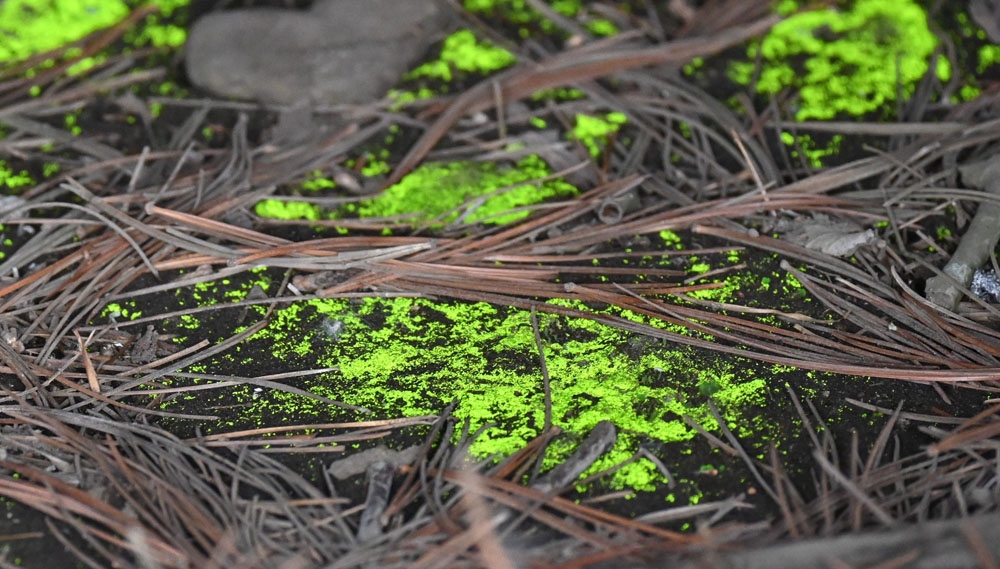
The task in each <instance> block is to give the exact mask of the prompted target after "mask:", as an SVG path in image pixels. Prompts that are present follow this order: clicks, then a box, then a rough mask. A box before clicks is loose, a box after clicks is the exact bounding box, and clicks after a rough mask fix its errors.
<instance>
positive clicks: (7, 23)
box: [0, 0, 187, 72]
mask: <svg viewBox="0 0 1000 569" xmlns="http://www.w3.org/2000/svg"><path fill="white" fill-rule="evenodd" d="M156 3H157V4H158V6H159V7H160V11H161V13H163V14H169V13H170V12H172V11H173V10H174V9H176V8H177V7H179V6H184V5H186V4H187V0H158V1H157V2H156ZM128 14H129V5H128V4H127V3H126V2H123V1H121V0H44V1H43V0H6V1H5V2H0V62H11V61H19V60H22V59H25V58H27V57H30V56H31V55H34V54H36V53H40V52H44V51H49V50H52V49H56V48H58V47H61V46H63V45H66V44H68V43H71V42H74V41H77V40H79V39H81V38H84V37H86V36H87V35H89V34H91V33H93V32H95V31H97V30H100V29H103V28H107V27H110V26H113V25H115V24H117V23H118V22H120V21H121V20H123V19H124V18H125V17H126V16H128ZM148 24H149V25H146V26H143V27H142V28H141V30H140V31H138V32H136V34H137V35H136V36H135V37H126V41H128V43H130V44H131V45H146V44H150V45H155V46H161V45H168V46H172V47H177V46H179V45H181V44H182V43H184V38H185V31H184V29H183V28H179V27H176V26H161V25H158V23H157V21H156V20H155V19H154V20H153V21H151V22H149V23H148ZM142 38H145V41H139V40H140V39H142ZM93 63H94V62H93V61H91V62H89V63H84V64H83V66H82V67H79V68H77V72H82V71H83V70H84V69H85V68H86V66H88V65H93Z"/></svg>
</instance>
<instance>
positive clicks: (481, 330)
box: [247, 298, 765, 490]
mask: <svg viewBox="0 0 1000 569" xmlns="http://www.w3.org/2000/svg"><path fill="white" fill-rule="evenodd" d="M552 302H553V303H555V304H560V305H566V306H573V307H576V308H579V309H584V310H586V308H585V307H583V306H582V305H580V304H579V303H574V302H569V301H552ZM606 312H607V313H609V314H611V313H615V309H608V310H607V311H606ZM643 320H645V319H643ZM376 323H377V324H376ZM539 326H540V329H541V331H542V335H543V337H545V338H548V340H547V345H546V360H547V365H548V369H549V374H550V377H551V386H552V394H553V397H552V405H553V407H552V411H553V414H552V415H553V421H554V422H555V423H556V424H557V425H558V426H560V427H562V428H563V429H565V431H566V432H567V433H568V436H569V438H570V440H571V441H572V440H579V438H581V437H583V436H585V435H586V434H587V433H588V432H589V431H590V429H592V428H593V427H594V426H595V425H596V424H597V423H598V422H600V421H602V420H605V419H608V418H613V420H614V423H615V424H616V426H617V427H618V428H619V430H620V432H621V433H622V435H621V437H620V439H619V442H618V444H617V445H616V447H615V449H614V450H613V452H611V453H609V454H608V455H607V456H605V457H603V458H602V459H601V461H599V463H598V464H597V465H595V467H594V469H600V468H604V467H608V466H611V465H613V464H616V463H618V462H621V461H623V460H624V459H626V458H628V457H629V456H631V454H632V453H633V452H635V450H636V447H637V445H638V444H639V443H640V442H641V441H642V440H645V439H653V440H657V441H662V442H684V441H688V440H691V439H692V438H694V437H695V436H697V433H696V431H694V430H693V429H691V428H690V427H689V426H688V425H686V424H685V423H684V422H683V420H682V419H681V418H682V417H683V416H688V417H691V418H692V419H694V420H695V421H697V422H698V423H700V424H701V425H702V426H703V427H704V428H706V429H708V430H715V429H716V428H717V425H716V423H715V420H714V419H713V418H712V416H711V414H710V413H709V411H708V409H707V407H706V399H705V395H706V391H705V390H706V389H707V387H706V386H710V388H711V389H710V391H711V395H712V397H713V398H714V399H715V400H716V401H717V402H718V404H719V406H720V408H721V409H723V413H724V416H725V418H726V421H727V422H731V423H733V424H739V425H746V426H747V428H749V423H748V422H746V421H744V420H742V419H741V418H740V415H739V411H740V409H742V408H745V407H746V406H748V405H759V404H762V403H763V390H764V387H765V382H764V380H763V379H756V378H753V377H746V373H745V372H737V371H736V368H734V367H732V366H730V365H729V364H727V363H725V362H722V361H712V362H710V363H709V362H706V361H703V360H700V359H696V358H695V357H694V356H692V355H691V354H690V353H689V352H688V351H686V350H678V349H675V348H672V347H668V346H660V345H658V344H654V343H650V344H648V345H647V346H646V347H645V348H644V349H642V350H640V352H641V353H635V352H633V353H631V354H630V355H626V354H625V353H624V350H623V346H625V345H626V344H627V343H628V338H629V336H628V334H626V333H625V332H623V331H621V330H618V329H615V328H611V327H608V326H604V325H601V324H598V323H596V322H594V321H592V320H587V319H576V318H564V317H559V316H554V315H548V314H544V313H543V314H539ZM252 341H261V342H266V343H267V344H268V346H271V348H270V349H272V350H273V351H274V354H275V356H276V357H277V358H279V359H282V360H295V359H297V358H299V357H301V356H307V357H308V358H309V359H310V360H311V361H315V362H316V363H317V364H318V365H319V366H329V367H338V368H339V369H338V371H336V372H330V373H327V374H323V375H321V376H317V377H315V378H313V379H311V380H310V383H311V385H310V386H309V389H310V390H311V391H313V392H314V393H316V394H319V395H323V396H326V397H330V398H332V399H336V400H339V401H343V402H345V403H348V404H351V405H357V406H361V407H364V408H368V409H375V410H378V413H379V416H386V417H395V416H414V415H422V414H428V413H436V412H438V411H439V410H440V409H441V408H442V407H443V406H444V405H446V404H447V403H448V402H450V401H451V400H453V399H455V400H457V401H458V403H459V404H458V407H457V409H456V410H455V417H456V418H457V419H459V420H466V419H467V420H469V421H470V425H471V428H472V429H473V430H475V429H477V428H478V427H480V426H482V425H485V424H487V423H493V422H495V423H497V424H498V425H499V426H498V427H497V428H494V429H489V430H487V431H486V432H485V433H484V434H483V436H482V437H480V438H479V439H478V440H477V442H476V444H475V445H473V448H472V452H473V453H474V454H475V455H477V456H480V457H485V456H492V455H507V454H510V453H512V452H514V451H516V450H519V449H520V448H522V447H523V445H524V444H525V443H526V442H527V441H529V440H530V439H532V438H533V437H535V436H536V435H537V434H538V433H539V432H540V429H541V427H542V426H543V424H544V405H543V394H542V389H541V377H540V374H539V371H538V367H537V353H536V347H535V343H534V338H533V334H532V329H531V324H530V313H529V312H526V311H522V310H515V309H499V308H497V307H494V306H492V305H488V304H484V303H452V304H446V303H435V302H432V301H429V300H424V299H411V298H400V299H393V300H384V299H365V300H364V301H362V303H361V304H357V303H354V304H352V303H351V302H349V301H347V300H342V299H324V300H310V301H306V302H302V303H296V304H294V305H292V306H289V307H287V308H282V309H279V310H277V311H276V312H275V313H274V314H273V320H272V323H271V324H270V326H269V327H268V328H267V329H265V330H264V331H262V332H260V333H259V334H258V335H257V336H255V337H254V338H253V339H252ZM247 404H248V405H249V409H248V412H249V413H250V414H251V416H253V415H261V416H262V415H264V414H268V413H272V414H273V413H275V406H288V408H289V411H288V413H289V414H291V413H294V414H295V415H296V416H308V415H312V414H317V413H322V412H324V411H325V406H323V405H322V404H320V403H317V402H315V401H310V400H306V399H303V398H301V397H298V396H294V395H288V394H283V393H268V395H267V396H266V397H262V398H260V399H257V400H247ZM279 413H280V411H279ZM744 430H746V429H741V432H742V431H744ZM572 448H573V444H571V442H566V443H564V444H563V445H561V446H559V445H557V446H556V447H554V450H553V452H552V453H551V454H550V455H549V457H548V462H549V464H550V465H551V464H555V463H557V462H559V461H560V460H562V458H563V457H564V456H565V455H566V454H567V453H569V452H571V450H572ZM659 480H660V477H659V474H658V473H657V472H656V471H655V469H654V468H653V467H652V465H651V464H650V463H648V462H646V461H639V462H638V463H636V464H635V465H634V466H631V467H629V468H627V469H625V470H624V471H623V472H622V473H620V474H619V475H617V476H616V478H615V479H614V485H615V486H616V487H619V488H621V487H633V488H637V489H646V490H648V489H652V488H653V486H654V485H655V484H656V483H657V482H658V481H659Z"/></svg>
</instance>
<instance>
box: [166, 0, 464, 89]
mask: <svg viewBox="0 0 1000 569" xmlns="http://www.w3.org/2000/svg"><path fill="white" fill-rule="evenodd" d="M449 20H450V18H449V14H448V12H447V10H446V9H445V8H444V7H443V6H442V5H441V4H439V0H319V1H318V2H316V4H314V5H313V7H312V8H311V9H310V10H309V11H306V12H299V11H291V10H278V9H266V8H260V9H249V10H233V11H228V12H215V13H212V14H209V15H207V16H205V17H203V18H201V19H200V20H198V21H197V22H195V24H194V26H192V28H191V32H190V34H189V36H188V41H187V46H186V58H185V59H186V61H185V63H186V66H187V73H188V77H189V78H190V79H191V82H192V83H194V84H195V85H197V86H198V87H200V88H202V89H205V90H207V91H210V92H212V93H214V94H216V95H220V96H223V97H231V98H237V99H252V100H257V101H261V102H265V103H279V104H292V103H296V102H303V101H307V102H310V103H322V104H338V103H364V102H370V101H372V100H373V99H378V98H380V97H381V96H382V95H383V94H384V93H385V91H386V90H387V89H388V88H389V87H391V86H392V85H393V84H395V83H396V82H397V81H398V80H399V78H400V76H401V75H402V74H403V73H405V72H406V71H407V70H408V69H409V68H410V67H411V66H412V65H413V64H414V63H415V62H416V60H417V59H418V58H420V57H421V56H422V55H423V54H424V52H425V51H426V50H427V48H428V46H429V45H430V44H431V43H432V42H434V41H435V40H436V39H439V36H440V35H441V33H442V32H443V31H445V29H446V28H447V27H448V26H449Z"/></svg>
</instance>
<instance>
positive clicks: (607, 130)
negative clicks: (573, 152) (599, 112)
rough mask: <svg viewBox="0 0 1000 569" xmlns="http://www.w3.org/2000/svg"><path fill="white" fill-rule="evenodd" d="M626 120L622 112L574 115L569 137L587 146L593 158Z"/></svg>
mask: <svg viewBox="0 0 1000 569" xmlns="http://www.w3.org/2000/svg"><path fill="white" fill-rule="evenodd" d="M626 122H628V117H626V116H625V114H624V113H619V112H613V113H608V114H607V115H605V116H604V117H592V116H589V115H579V114H578V115H576V126H574V127H573V132H572V133H570V135H569V136H570V138H573V139H576V140H579V141H580V142H582V143H583V145H584V146H586V147H587V151H588V152H589V153H590V155H591V156H592V157H594V158H597V157H598V156H600V155H601V147H602V146H603V145H606V144H607V142H608V140H609V138H610V136H611V135H612V134H614V133H616V132H618V129H619V128H621V125H623V124H625V123H626Z"/></svg>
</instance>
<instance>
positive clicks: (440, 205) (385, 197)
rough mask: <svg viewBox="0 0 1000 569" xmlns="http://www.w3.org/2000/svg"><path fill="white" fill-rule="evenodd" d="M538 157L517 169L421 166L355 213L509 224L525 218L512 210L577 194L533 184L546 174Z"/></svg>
mask: <svg viewBox="0 0 1000 569" xmlns="http://www.w3.org/2000/svg"><path fill="white" fill-rule="evenodd" d="M549 173H550V172H549V168H548V166H547V165H546V164H545V162H543V161H542V160H541V159H540V158H538V157H537V156H528V157H526V158H524V159H522V160H521V161H519V162H518V163H517V164H516V165H513V166H504V165H497V164H492V163H474V162H454V163H449V164H425V165H424V166H421V167H420V168H418V169H417V170H415V171H414V172H412V173H410V174H409V175H407V176H406V177H405V178H403V180H401V181H400V182H399V183H398V184H396V185H394V186H392V187H390V188H388V189H386V191H385V192H384V193H383V194H382V195H380V196H379V197H376V198H374V199H371V200H367V201H363V202H360V203H359V204H357V205H356V206H355V207H354V208H353V209H355V211H356V212H357V213H358V214H359V215H360V216H361V217H393V216H406V217H407V218H408V219H410V220H416V221H418V222H420V221H423V222H430V221H432V220H436V221H437V222H440V223H449V222H452V221H455V220H457V219H459V218H461V219H462V220H463V221H465V222H470V223H472V222H478V221H487V222H490V223H500V224H503V223H510V222H512V221H516V220H518V219H522V218H524V217H526V216H527V215H528V213H529V212H528V211H511V210H512V209H513V208H517V207H521V206H526V205H531V204H535V203H539V202H541V201H543V200H545V199H548V198H551V197H564V196H573V195H576V194H577V189H576V188H575V187H574V186H572V185H570V184H568V183H566V182H564V181H561V180H550V181H547V182H537V180H538V179H539V178H542V177H544V176H547V175H548V174H549Z"/></svg>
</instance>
